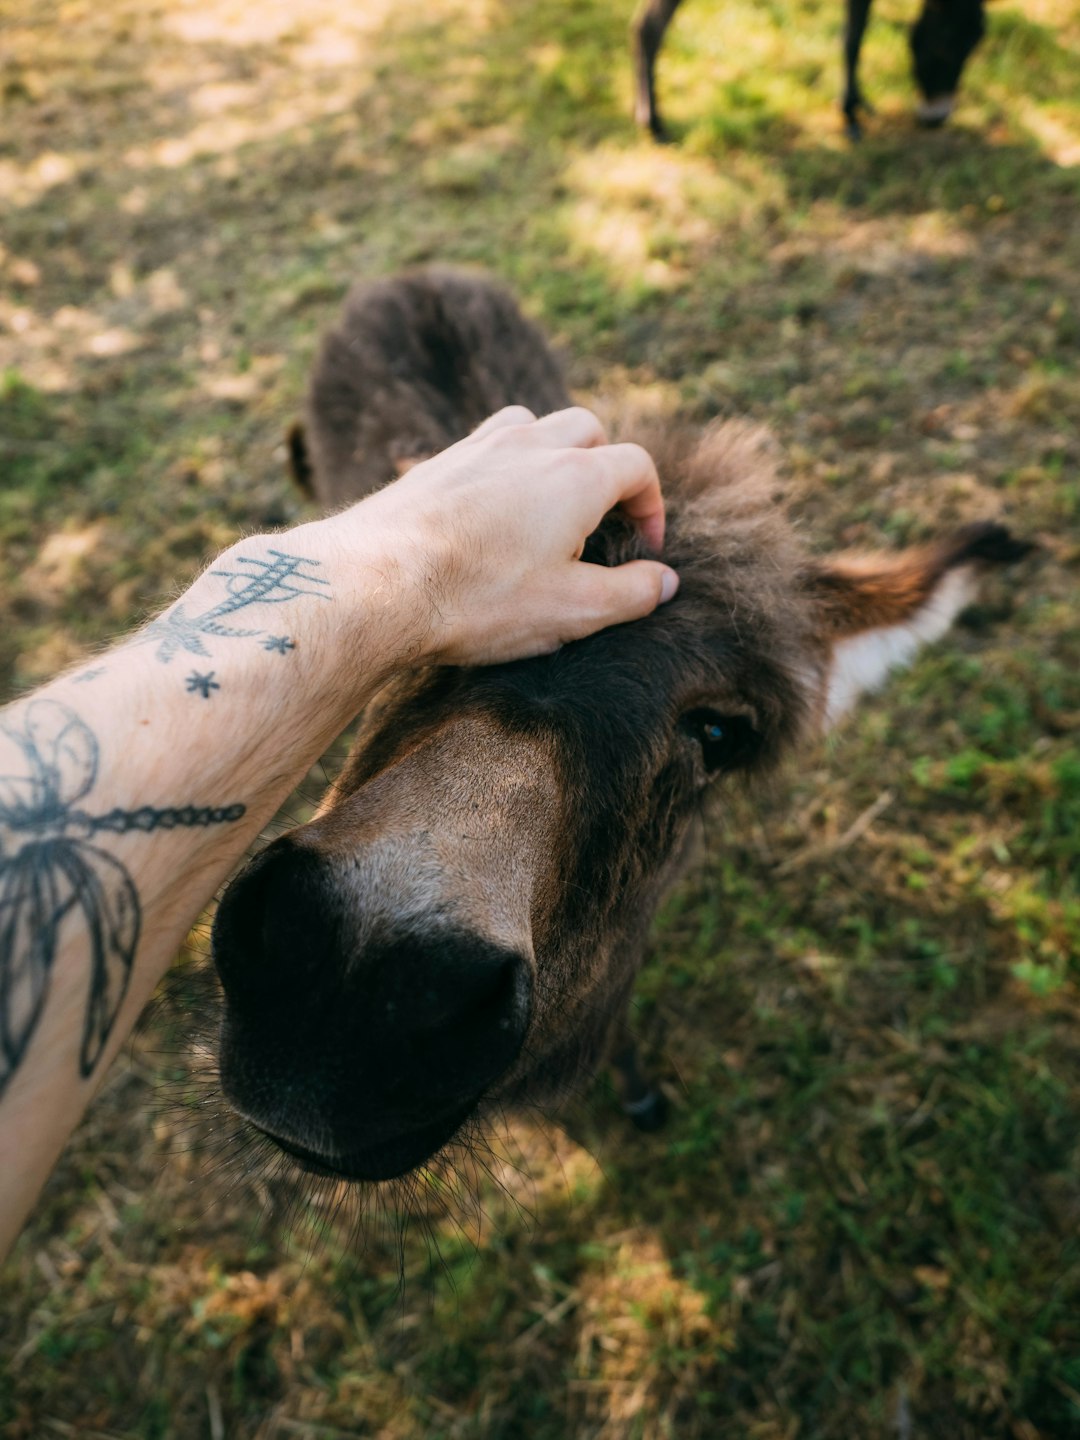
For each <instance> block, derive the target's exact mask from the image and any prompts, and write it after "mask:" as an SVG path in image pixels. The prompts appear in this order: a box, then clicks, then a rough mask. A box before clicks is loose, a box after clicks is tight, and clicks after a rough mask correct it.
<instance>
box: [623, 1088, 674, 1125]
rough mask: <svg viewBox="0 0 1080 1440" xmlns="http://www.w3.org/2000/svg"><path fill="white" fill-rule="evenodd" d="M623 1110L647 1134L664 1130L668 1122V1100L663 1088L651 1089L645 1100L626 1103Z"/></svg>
mask: <svg viewBox="0 0 1080 1440" xmlns="http://www.w3.org/2000/svg"><path fill="white" fill-rule="evenodd" d="M623 1110H624V1111H625V1112H626V1114H627V1115H629V1117H630V1119H631V1120H632V1121H633V1122H634V1126H635V1128H636V1129H638V1130H642V1131H644V1132H645V1134H646V1135H651V1134H653V1133H654V1132H655V1131H657V1130H662V1129H663V1127H664V1125H665V1124H666V1122H667V1117H668V1101H667V1096H666V1095H665V1094H664V1092H663V1091H662V1090H650V1091H649V1093H648V1095H646V1096H645V1098H644V1099H643V1100H636V1101H635V1102H634V1103H633V1104H632V1105H624V1106H623Z"/></svg>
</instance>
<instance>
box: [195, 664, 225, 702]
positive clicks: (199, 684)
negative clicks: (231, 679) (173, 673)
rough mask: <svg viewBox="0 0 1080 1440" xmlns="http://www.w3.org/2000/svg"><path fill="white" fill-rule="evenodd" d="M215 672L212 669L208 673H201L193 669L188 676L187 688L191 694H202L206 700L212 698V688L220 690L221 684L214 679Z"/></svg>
mask: <svg viewBox="0 0 1080 1440" xmlns="http://www.w3.org/2000/svg"><path fill="white" fill-rule="evenodd" d="M214 674H215V672H214V671H213V670H211V671H210V673H209V674H208V675H200V674H199V672H198V671H197V670H193V671H192V672H191V674H190V675H189V676H188V677H187V690H188V694H189V695H201V696H202V698H203V699H204V700H209V699H210V691H211V690H220V689H221V686H220V685H219V684H218V682H217V681H216V680H215V679H214Z"/></svg>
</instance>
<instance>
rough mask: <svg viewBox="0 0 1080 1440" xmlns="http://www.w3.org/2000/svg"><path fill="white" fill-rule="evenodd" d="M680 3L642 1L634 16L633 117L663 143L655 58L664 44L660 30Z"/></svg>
mask: <svg viewBox="0 0 1080 1440" xmlns="http://www.w3.org/2000/svg"><path fill="white" fill-rule="evenodd" d="M680 3H681V0H643V4H642V6H641V9H640V10H639V11H638V13H637V15H636V16H635V17H634V24H633V30H632V33H633V41H632V44H633V51H634V118H635V120H636V121H637V123H638V124H639V125H640V126H642V127H643V128H647V129H648V130H649V132H650V134H651V135H652V137H653V139H654V140H661V141H663V140H666V139H667V138H668V136H667V131H666V130H665V129H664V122H663V121H662V120H661V118H660V112H659V110H658V109H657V106H656V57H657V55H659V53H660V46H661V45H662V44H663V41H664V31H665V30H666V29H667V27H668V26H669V25H670V24H671V17H672V16H673V15H674V14H675V11H676V10H677V9H678V8H679V5H680Z"/></svg>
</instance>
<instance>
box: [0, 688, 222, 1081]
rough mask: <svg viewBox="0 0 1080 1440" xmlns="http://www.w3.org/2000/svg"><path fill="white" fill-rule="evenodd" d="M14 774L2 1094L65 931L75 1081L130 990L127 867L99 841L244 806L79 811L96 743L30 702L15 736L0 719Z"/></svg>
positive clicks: (5, 872)
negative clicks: (81, 1008)
mask: <svg viewBox="0 0 1080 1440" xmlns="http://www.w3.org/2000/svg"><path fill="white" fill-rule="evenodd" d="M0 730H3V732H4V733H5V734H6V735H7V736H8V737H9V738H10V739H12V740H14V742H15V744H16V745H17V746H18V747H19V749H20V750H21V751H22V756H23V761H24V765H23V766H22V767H20V768H21V770H22V773H20V774H16V775H0V825H2V826H4V827H6V830H7V832H8V834H7V836H5V834H4V830H3V829H0V1096H2V1095H3V1093H4V1090H5V1089H6V1087H7V1084H8V1082H9V1080H10V1079H11V1077H12V1075H13V1074H14V1073H15V1071H16V1070H17V1069H18V1067H19V1064H20V1062H21V1061H22V1059H23V1056H24V1055H25V1054H26V1049H27V1046H28V1045H29V1043H30V1040H31V1038H32V1037H33V1034H34V1031H35V1030H36V1028H37V1024H38V1021H39V1020H40V1018H41V1014H42V1011H43V1009H44V1006H45V1001H46V998H47V996H48V991H49V983H50V978H51V973H52V966H53V961H54V959H55V957H56V953H57V950H58V949H59V945H60V940H61V934H62V932H63V930H64V926H65V925H68V924H70V923H75V924H79V923H81V924H82V925H84V926H85V928H86V930H87V932H88V935H89V941H90V976H89V989H88V993H87V1001H86V1012H85V1017H84V1021H83V1033H82V1042H81V1045H80V1047H79V1071H80V1074H81V1075H82V1076H83V1077H84V1078H85V1077H87V1076H88V1075H90V1073H91V1072H92V1070H93V1068H94V1066H95V1064H96V1063H97V1061H98V1059H99V1058H100V1056H101V1052H102V1050H103V1049H104V1048H105V1042H106V1041H107V1040H108V1038H109V1033H110V1031H111V1030H112V1027H113V1024H114V1022H115V1020H116V1017H117V1015H118V1013H119V1011H120V1006H121V1003H122V1001H123V999H124V995H125V994H126V992H127V987H128V982H129V980H130V978H131V969H132V965H133V964H134V961H135V950H136V947H137V945H138V943H139V930H140V925H141V919H142V911H141V907H140V904H139V896H138V892H137V891H136V889H135V885H134V883H133V882H132V879H131V876H130V875H129V874H128V872H127V870H126V869H125V867H124V866H123V865H122V864H121V863H120V861H119V860H117V859H116V857H115V856H114V855H110V854H109V853H108V851H106V850H103V849H101V847H100V846H98V845H94V844H91V843H90V841H91V839H92V838H93V837H96V836H98V835H101V834H112V835H124V834H128V833H130V832H131V831H141V832H143V833H149V832H150V831H153V830H175V829H178V828H181V829H192V828H204V827H206V826H209V825H225V824H229V823H231V822H232V821H235V820H239V819H240V817H241V816H242V815H243V814H244V813H245V807H244V806H243V805H239V804H237V805H224V806H220V807H219V806H196V805H182V806H174V805H167V806H162V807H158V806H151V805H143V806H141V807H140V808H138V809H136V810H124V809H121V808H120V807H116V808H114V809H112V810H109V811H107V812H106V813H105V814H98V815H94V814H91V813H90V812H89V811H87V810H84V809H81V808H77V804H76V802H78V801H81V800H83V799H84V798H85V797H86V796H87V795H89V793H90V791H91V790H92V789H93V787H94V784H95V782H96V780H97V774H98V754H99V751H98V743H97V740H96V739H95V737H94V735H93V733H92V731H91V730H90V728H89V726H88V725H86V724H85V722H84V721H83V720H81V719H80V718H79V716H78V715H76V714H75V712H74V711H73V710H71V709H70V708H69V707H68V706H67V705H63V704H61V703H60V702H59V701H56V700H33V701H31V702H30V704H29V705H28V706H27V707H26V711H25V713H24V715H23V717H22V728H21V729H16V728H15V726H14V724H12V723H9V722H5V721H0Z"/></svg>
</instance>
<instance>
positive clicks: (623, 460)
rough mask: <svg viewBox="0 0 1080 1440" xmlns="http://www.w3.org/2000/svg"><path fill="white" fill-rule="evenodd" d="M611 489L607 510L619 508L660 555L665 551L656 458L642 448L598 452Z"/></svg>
mask: <svg viewBox="0 0 1080 1440" xmlns="http://www.w3.org/2000/svg"><path fill="white" fill-rule="evenodd" d="M596 458H597V460H598V461H599V462H600V463H601V464H602V465H603V467H604V472H605V482H606V484H607V487H608V491H607V493H608V497H609V498H608V504H607V509H609V510H610V509H611V508H612V506H615V505H618V506H619V508H620V509H621V510H623V511H625V513H626V514H627V515H628V516H629V517H630V519H631V520H632V521H633V523H634V525H635V526H636V528H637V529H638V530H639V531H640V532H641V535H642V537H643V538H644V540H645V543H646V544H647V545H648V546H649V547H650V549H652V550H655V551H657V552H658V553H659V552H660V551H661V550H662V549H663V548H664V497H663V495H662V494H661V492H660V477H659V476H658V475H657V473H656V466H655V465H654V464H653V461H652V456H651V455H650V454H649V452H648V451H647V450H643V449H642V448H641V446H640V445H628V444H622V445H605V446H604V448H603V449H602V450H598V451H597V452H596Z"/></svg>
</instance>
